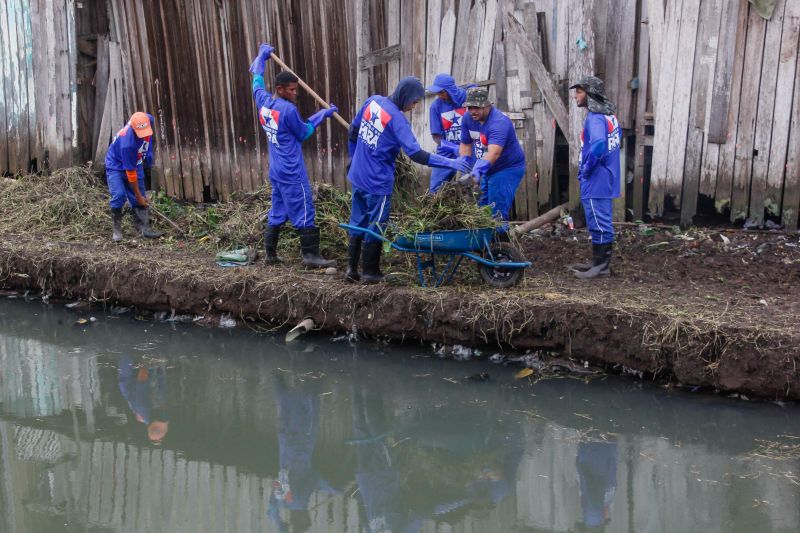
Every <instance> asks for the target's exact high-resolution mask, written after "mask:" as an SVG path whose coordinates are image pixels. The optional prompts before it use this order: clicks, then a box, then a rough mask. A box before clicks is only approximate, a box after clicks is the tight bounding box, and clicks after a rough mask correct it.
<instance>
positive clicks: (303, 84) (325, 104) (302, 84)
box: [270, 52, 350, 130]
mask: <svg viewBox="0 0 800 533" xmlns="http://www.w3.org/2000/svg"><path fill="white" fill-rule="evenodd" d="M270 58H272V60H273V61H275V62H276V63H277V64H278V65H280V67H281V68H282V69H283V70H285V71H287V72H291V73H292V74H294V75H295V76H297V73H296V72H295V71H293V70H292V69H291V68H289V67H288V66H287V65H286V63H284V62H283V61H281V58H280V57H278V56H277V55H276V54H275V52H272V54H270ZM297 83H298V84H299V85H300V87H302V88H303V89H305V90H306V92H308V94H310V95H311V96H313V97H314V100H316V101H317V103H318V104H319V105H321V106H322V107H324V108H325V109H330V107H331V106H330V104H329V103H328V102H326V101H325V100H323V99H322V98H320V96H319V95H318V94H317V93H316V92H314V89H312V88H311V87H309V86H308V84H307V83H306V82H304V81H303V80H302V79H301V78H300V76H297ZM333 118H335V119H336V120H338V121H339V124H341V125H342V126H344V127H345V129H346V130H350V124H348V122H347V121H346V120H345V119H343V118H342V115H340V114H339V113H334V114H333Z"/></svg>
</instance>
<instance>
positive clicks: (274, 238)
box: [264, 225, 281, 264]
mask: <svg viewBox="0 0 800 533" xmlns="http://www.w3.org/2000/svg"><path fill="white" fill-rule="evenodd" d="M280 236H281V227H280V226H269V225H268V226H267V229H265V230H264V262H265V263H269V264H275V263H280V262H281V258H280V257H278V239H279V238H280Z"/></svg>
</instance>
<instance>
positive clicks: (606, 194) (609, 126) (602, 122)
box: [578, 113, 621, 198]
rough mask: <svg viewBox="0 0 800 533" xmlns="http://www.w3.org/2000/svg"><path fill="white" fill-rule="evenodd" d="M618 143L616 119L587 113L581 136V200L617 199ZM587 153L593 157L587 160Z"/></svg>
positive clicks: (618, 177)
mask: <svg viewBox="0 0 800 533" xmlns="http://www.w3.org/2000/svg"><path fill="white" fill-rule="evenodd" d="M620 142H621V137H620V132H619V122H617V117H615V116H614V115H603V114H600V113H589V115H588V116H587V117H586V121H584V123H583V131H582V132H581V156H580V161H579V168H580V171H579V173H578V180H579V181H580V185H581V198H619V195H620V181H619V180H620V176H619V174H620V167H619V149H620ZM592 147H594V148H592ZM590 150H595V152H594V155H595V157H589V155H590V153H589V152H590Z"/></svg>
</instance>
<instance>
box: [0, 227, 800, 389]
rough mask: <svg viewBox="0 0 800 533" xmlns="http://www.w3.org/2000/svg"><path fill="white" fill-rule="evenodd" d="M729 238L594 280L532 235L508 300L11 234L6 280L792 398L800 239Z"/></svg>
mask: <svg viewBox="0 0 800 533" xmlns="http://www.w3.org/2000/svg"><path fill="white" fill-rule="evenodd" d="M559 231H560V230H559ZM726 235H727V237H726V238H725V239H723V238H721V237H720V234H719V233H718V232H713V233H702V232H692V233H689V234H678V235H676V234H673V233H672V232H670V231H667V230H657V231H656V232H655V234H651V235H641V234H640V233H639V232H638V231H628V232H623V234H622V235H621V236H620V239H619V245H618V247H617V249H616V252H615V256H614V263H613V270H614V273H615V275H614V276H612V277H611V278H609V279H605V280H601V281H596V282H585V281H580V280H576V279H575V278H574V277H572V276H571V275H570V274H569V273H568V272H566V271H565V270H564V264H566V263H568V262H571V261H574V260H576V259H581V258H583V257H584V256H585V255H586V252H587V251H588V245H587V244H586V240H585V239H586V234H585V232H583V231H578V232H575V234H572V235H564V234H560V233H558V232H557V233H555V234H553V233H551V232H550V231H549V230H548V231H547V232H544V233H543V234H540V235H533V236H527V237H525V238H524V239H523V240H522V243H521V245H522V247H523V248H524V250H525V254H526V256H527V257H528V258H529V259H531V260H532V261H533V262H534V267H533V268H532V269H531V270H529V271H528V273H527V276H526V278H525V281H524V282H523V284H522V285H521V286H518V287H516V288H513V289H508V290H504V291H501V290H488V289H487V288H486V287H485V286H483V285H480V283H479V280H478V277H477V275H475V274H474V270H473V269H471V267H469V266H467V267H465V269H464V271H463V274H460V277H459V279H458V280H457V284H456V285H454V286H451V287H446V288H443V289H437V290H432V289H422V288H419V287H416V286H414V285H413V281H411V280H413V271H412V270H411V269H410V264H409V263H408V261H407V258H404V257H398V256H396V255H395V256H394V257H392V258H390V260H389V261H387V262H388V263H390V266H388V268H387V270H390V271H397V272H400V273H401V274H400V276H399V281H398V282H397V283H395V284H392V285H384V286H361V285H350V284H346V283H344V282H343V281H342V280H341V275H339V276H325V275H324V274H321V273H317V272H311V271H304V270H302V269H300V268H299V267H297V266H293V265H289V266H280V267H267V266H264V265H263V264H257V265H253V266H250V267H245V268H233V269H223V268H219V267H217V266H216V265H215V264H214V263H213V260H212V258H211V257H210V255H209V254H201V253H197V252H187V251H180V250H178V249H176V247H175V244H174V243H169V244H168V243H165V244H164V245H163V246H152V245H149V246H142V247H140V246H136V245H135V244H132V243H128V244H126V245H121V246H114V245H111V244H110V243H109V244H99V243H94V244H81V243H65V242H48V241H46V240H43V239H39V238H33V237H30V236H19V235H4V237H3V240H2V243H1V244H0V284H2V285H3V286H4V287H6V288H14V289H35V290H43V291H45V292H47V293H49V294H52V295H54V296H63V297H70V298H82V299H89V300H94V301H105V302H109V303H110V302H114V303H117V302H119V303H124V304H126V305H134V306H137V307H139V308H142V309H151V310H167V311H168V310H175V311H176V312H180V313H194V314H200V315H204V314H205V315H208V314H221V313H229V314H231V315H232V316H234V317H238V318H241V319H249V320H253V321H260V322H266V323H269V324H272V325H280V324H294V323H296V322H297V321H299V320H300V319H302V318H304V317H312V318H313V319H314V321H315V322H316V323H317V325H318V326H319V327H321V328H322V329H323V330H326V331H337V332H338V331H348V332H349V331H357V332H358V333H359V334H362V335H368V336H374V337H383V338H388V339H392V340H398V341H403V340H405V341H412V342H420V341H422V342H429V341H437V342H444V343H451V344H452V343H458V344H465V345H485V344H488V345H493V346H497V347H499V348H505V349H508V348H513V349H517V350H547V351H557V352H561V353H562V354H564V355H567V356H569V357H573V358H575V359H576V360H578V361H584V360H586V361H590V362H592V363H598V364H604V365H608V366H609V367H616V368H617V369H622V368H623V367H624V368H625V369H630V370H633V371H636V372H637V373H638V372H642V373H644V375H646V376H658V377H659V378H662V379H667V380H668V381H670V382H671V383H674V384H678V383H680V384H683V385H690V386H701V387H709V388H714V389H719V390H722V391H731V392H734V391H735V392H742V393H745V394H748V395H752V396H759V397H764V398H776V399H798V398H800V374H798V369H797V363H798V360H799V359H800V331H799V328H798V326H797V317H798V311H800V248H799V247H798V244H799V243H798V238H797V237H796V236H794V237H792V236H786V235H782V234H779V233H761V234H751V233H744V232H732V233H728V234H726ZM726 241H727V242H726ZM340 260H341V261H344V259H343V258H341V257H340ZM617 365H619V366H617Z"/></svg>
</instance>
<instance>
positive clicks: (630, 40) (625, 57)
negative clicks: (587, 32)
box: [595, 0, 637, 129]
mask: <svg viewBox="0 0 800 533" xmlns="http://www.w3.org/2000/svg"><path fill="white" fill-rule="evenodd" d="M636 3H637V0H615V1H609V2H608V6H607V23H606V26H607V28H608V29H607V30H606V34H605V43H604V45H603V50H604V53H605V61H604V65H605V74H604V78H603V82H604V84H605V87H606V92H607V94H608V97H609V98H610V99H611V101H612V102H614V103H615V104H616V106H617V119H618V120H619V123H620V126H622V127H623V128H625V129H630V128H632V127H633V109H632V102H633V94H632V91H631V88H630V81H631V79H632V78H633V67H634V57H635V52H636V46H635V37H636V26H637V20H636ZM600 20H602V19H600ZM597 26H598V27H599V26H600V24H597ZM595 40H596V41H597V42H598V46H601V44H600V42H599V41H600V37H599V36H596V37H595ZM595 57H597V54H596V55H595ZM598 69H599V67H598Z"/></svg>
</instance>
